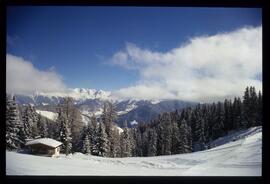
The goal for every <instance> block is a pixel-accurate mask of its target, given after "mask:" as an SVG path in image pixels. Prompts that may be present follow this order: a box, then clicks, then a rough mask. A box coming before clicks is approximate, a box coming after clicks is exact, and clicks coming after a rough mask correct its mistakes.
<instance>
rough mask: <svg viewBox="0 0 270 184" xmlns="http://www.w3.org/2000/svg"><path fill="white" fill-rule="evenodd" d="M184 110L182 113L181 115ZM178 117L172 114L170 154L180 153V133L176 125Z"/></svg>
mask: <svg viewBox="0 0 270 184" xmlns="http://www.w3.org/2000/svg"><path fill="white" fill-rule="evenodd" d="M183 113H184V110H183V111H182V114H183ZM180 121H181V119H180V116H179V115H178V112H175V113H173V114H172V154H178V153H181V145H180V141H181V140H180V133H179V127H178V124H180Z"/></svg>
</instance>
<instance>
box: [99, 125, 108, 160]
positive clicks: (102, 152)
mask: <svg viewBox="0 0 270 184" xmlns="http://www.w3.org/2000/svg"><path fill="white" fill-rule="evenodd" d="M97 148H98V156H103V157H108V156H109V149H110V148H109V144H108V137H107V134H106V131H105V126H104V124H103V123H102V122H99V129H98V134H97Z"/></svg>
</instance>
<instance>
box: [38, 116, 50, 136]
mask: <svg viewBox="0 0 270 184" xmlns="http://www.w3.org/2000/svg"><path fill="white" fill-rule="evenodd" d="M37 129H38V132H39V135H40V137H42V138H44V137H48V128H47V120H45V119H44V118H42V116H41V115H40V114H39V115H38V122H37Z"/></svg>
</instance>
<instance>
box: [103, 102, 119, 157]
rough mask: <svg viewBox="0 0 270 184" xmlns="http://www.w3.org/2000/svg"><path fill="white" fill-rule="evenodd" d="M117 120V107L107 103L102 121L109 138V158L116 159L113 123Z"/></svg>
mask: <svg viewBox="0 0 270 184" xmlns="http://www.w3.org/2000/svg"><path fill="white" fill-rule="evenodd" d="M116 118H117V113H116V107H115V105H114V104H112V103H111V102H105V103H104V105H103V112H102V115H101V120H102V122H103V123H104V125H105V131H106V134H107V137H108V144H109V157H114V155H115V153H116V151H115V148H114V147H115V144H116V140H115V138H114V137H113V122H114V121H115V120H116Z"/></svg>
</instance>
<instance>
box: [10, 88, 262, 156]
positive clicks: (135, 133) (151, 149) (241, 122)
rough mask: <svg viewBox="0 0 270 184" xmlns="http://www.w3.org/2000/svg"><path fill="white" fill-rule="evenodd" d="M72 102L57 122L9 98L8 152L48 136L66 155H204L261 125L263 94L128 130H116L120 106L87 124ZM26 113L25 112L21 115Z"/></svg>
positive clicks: (164, 116)
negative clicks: (223, 139) (222, 140)
mask: <svg viewBox="0 0 270 184" xmlns="http://www.w3.org/2000/svg"><path fill="white" fill-rule="evenodd" d="M73 104H74V103H73V100H72V98H65V99H64V100H63V101H62V102H61V103H60V104H59V105H58V108H57V109H58V110H57V111H58V118H57V120H56V122H53V121H50V120H48V119H47V118H43V117H42V116H40V115H39V114H37V113H36V111H35V109H34V107H33V106H28V107H26V108H24V109H23V110H20V111H19V110H18V105H17V104H16V102H15V99H12V98H9V97H7V110H6V125H7V128H6V143H7V144H6V147H7V149H9V150H16V149H20V148H23V146H24V143H25V142H26V141H27V140H29V139H33V138H37V137H49V138H53V139H56V140H59V141H61V142H63V146H62V152H64V153H66V154H69V153H73V152H83V153H85V154H92V155H97V156H103V157H131V156H157V155H170V154H179V153H188V152H192V151H198V150H204V149H207V148H208V147H209V146H208V144H209V142H210V141H212V140H214V139H216V138H218V137H220V136H224V135H226V134H228V133H229V131H231V130H239V129H246V128H249V127H252V126H258V125H261V124H262V94H261V92H260V91H259V93H256V91H255V88H254V87H247V88H246V90H245V93H244V96H243V99H242V100H241V99H240V98H234V100H233V101H232V100H227V99H226V100H225V101H224V102H223V103H221V102H218V103H213V104H198V105H197V106H196V107H195V108H185V109H183V110H182V111H181V112H180V111H177V110H176V111H174V112H167V113H163V114H160V115H159V117H158V118H157V119H155V120H153V121H151V122H149V123H140V124H139V125H137V126H136V127H134V128H131V129H129V128H127V122H124V128H123V131H122V132H121V131H119V129H118V128H117V127H116V126H115V125H114V122H115V120H116V119H117V113H116V110H115V107H114V105H113V104H111V103H109V102H108V103H105V104H104V107H103V113H102V115H101V117H100V118H96V117H95V116H94V115H93V116H91V117H89V121H88V124H87V125H85V124H84V123H83V122H82V119H81V115H80V112H79V110H78V109H77V108H76V107H75V106H74V105H73ZM19 112H21V113H19Z"/></svg>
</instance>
